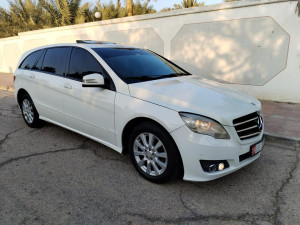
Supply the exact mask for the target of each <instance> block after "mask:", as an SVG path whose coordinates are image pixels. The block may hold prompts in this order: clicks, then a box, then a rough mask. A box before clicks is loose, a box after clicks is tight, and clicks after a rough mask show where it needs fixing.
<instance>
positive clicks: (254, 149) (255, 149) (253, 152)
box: [250, 139, 265, 156]
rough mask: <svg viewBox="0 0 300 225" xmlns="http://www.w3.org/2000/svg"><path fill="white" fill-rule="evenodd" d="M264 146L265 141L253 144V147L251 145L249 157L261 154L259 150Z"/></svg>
mask: <svg viewBox="0 0 300 225" xmlns="http://www.w3.org/2000/svg"><path fill="white" fill-rule="evenodd" d="M264 144H265V139H263V140H262V141H260V142H259V143H257V144H255V145H252V146H251V148H250V152H251V155H252V156H254V155H256V154H257V153H259V152H261V150H262V149H263V147H264Z"/></svg>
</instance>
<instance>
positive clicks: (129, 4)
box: [127, 0, 133, 16]
mask: <svg viewBox="0 0 300 225" xmlns="http://www.w3.org/2000/svg"><path fill="white" fill-rule="evenodd" d="M127 14H128V16H133V3H132V0H127Z"/></svg>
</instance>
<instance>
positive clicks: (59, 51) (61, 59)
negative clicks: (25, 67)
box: [42, 47, 71, 75]
mask: <svg viewBox="0 0 300 225" xmlns="http://www.w3.org/2000/svg"><path fill="white" fill-rule="evenodd" d="M70 49H71V48H69V47H60V48H49V49H47V51H46V54H45V57H44V61H43V66H42V70H43V71H45V72H49V73H54V74H58V75H64V74H65V71H66V65H67V61H68V55H69V52H70Z"/></svg>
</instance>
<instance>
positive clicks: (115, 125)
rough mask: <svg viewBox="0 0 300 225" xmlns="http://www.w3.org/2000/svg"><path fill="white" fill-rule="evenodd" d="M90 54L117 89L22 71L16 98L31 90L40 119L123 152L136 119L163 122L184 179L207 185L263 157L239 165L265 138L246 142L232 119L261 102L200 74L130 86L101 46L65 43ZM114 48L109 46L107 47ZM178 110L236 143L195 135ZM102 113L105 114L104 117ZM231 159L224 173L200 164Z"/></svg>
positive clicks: (16, 88) (258, 109) (258, 108)
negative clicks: (208, 121) (218, 127)
mask: <svg viewBox="0 0 300 225" xmlns="http://www.w3.org/2000/svg"><path fill="white" fill-rule="evenodd" d="M56 46H76V47H79V48H84V49H86V50H87V51H89V52H90V53H91V54H92V55H93V56H94V57H95V58H96V59H97V60H98V61H99V63H100V64H101V65H102V66H103V67H104V68H105V70H106V71H107V72H108V74H109V75H110V77H111V79H112V80H113V82H114V84H115V86H116V91H111V90H106V89H103V88H83V87H82V83H81V82H78V81H73V80H70V79H67V78H64V77H59V76H51V77H48V76H45V74H44V73H42V72H35V71H29V70H22V69H17V70H16V71H15V73H14V75H15V77H16V80H15V96H16V98H17V95H18V92H19V90H20V89H25V90H26V91H27V92H28V93H29V95H30V96H31V98H32V100H33V102H34V103H35V106H36V109H37V111H38V112H39V114H40V119H43V120H46V121H48V122H51V123H54V124H56V125H59V126H62V127H64V128H67V129H69V130H72V131H74V132H77V133H79V134H81V135H84V136H86V137H88V138H91V139H93V140H95V141H98V142H99V143H102V144H105V145H107V146H109V147H111V148H112V149H114V150H116V151H118V152H120V153H121V152H122V150H123V148H124V146H123V143H122V135H123V131H124V128H125V126H126V125H127V124H128V122H130V121H131V120H133V119H135V118H149V119H152V120H154V121H156V122H158V123H159V124H160V125H161V126H162V127H164V128H165V129H166V130H167V131H168V132H169V133H170V135H171V136H172V138H173V139H174V141H175V143H176V144H177V146H178V149H179V151H180V155H181V158H182V161H183V166H184V180H191V181H207V180H212V179H216V178H218V177H221V176H224V175H226V174H229V173H232V172H234V171H236V170H238V169H240V168H242V167H243V166H245V165H247V164H249V163H251V162H252V161H254V160H255V159H257V158H258V157H259V156H260V153H259V154H257V155H255V156H253V157H251V158H248V159H246V160H245V161H243V162H239V155H241V154H244V153H246V152H248V151H249V149H250V146H251V145H253V144H255V143H258V142H259V141H260V140H262V138H263V130H262V131H261V133H260V135H258V136H256V137H253V138H249V139H247V140H244V141H241V140H240V139H239V137H238V135H237V133H236V131H235V129H234V127H233V123H232V121H233V120H234V119H236V118H238V117H241V116H244V115H247V114H250V113H253V112H257V111H261V104H260V102H259V101H258V100H256V99H255V98H253V97H250V96H248V95H246V94H243V93H241V92H238V91H235V90H231V89H227V88H225V87H223V85H221V84H218V83H215V82H212V81H209V80H205V79H199V78H197V77H195V76H185V77H180V78H168V79H162V80H153V81H147V82H140V83H134V84H129V85H127V84H126V83H125V82H123V81H122V80H121V79H120V78H119V77H118V76H117V75H116V74H115V73H114V71H113V70H112V69H111V68H110V67H109V66H108V65H107V64H106V63H105V61H104V60H103V59H101V57H99V55H97V54H96V53H95V52H94V51H93V50H92V48H95V47H97V48H99V47H100V46H99V45H91V44H89V45H85V44H60V45H51V46H45V47H41V48H37V49H34V50H31V51H29V52H27V53H25V54H24V55H23V56H22V58H21V59H20V61H19V65H20V63H21V62H22V61H23V60H24V59H25V57H26V56H27V55H29V54H30V53H31V52H33V51H36V50H38V49H43V48H47V47H56ZM107 46H108V47H109V45H106V46H103V47H107ZM178 112H189V113H194V114H200V115H203V116H206V117H209V118H212V119H214V120H216V121H218V122H219V123H220V124H222V125H223V127H224V128H225V129H226V131H227V132H228V134H229V135H230V139H226V140H224V139H215V138H213V137H211V136H208V135H202V134H199V133H194V132H192V131H191V130H190V129H189V128H188V127H187V126H186V125H185V123H184V121H183V120H182V119H181V117H180V115H179V113H178ZM100 115H101V116H100ZM200 159H202V160H228V163H229V165H230V167H229V168H227V169H226V170H224V171H218V172H215V173H207V172H204V171H203V169H202V167H201V165H200V163H199V160H200Z"/></svg>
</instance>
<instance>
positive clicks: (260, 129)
mask: <svg viewBox="0 0 300 225" xmlns="http://www.w3.org/2000/svg"><path fill="white" fill-rule="evenodd" d="M257 127H258V130H259V131H262V129H263V120H262V117H261V116H258V118H257Z"/></svg>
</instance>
